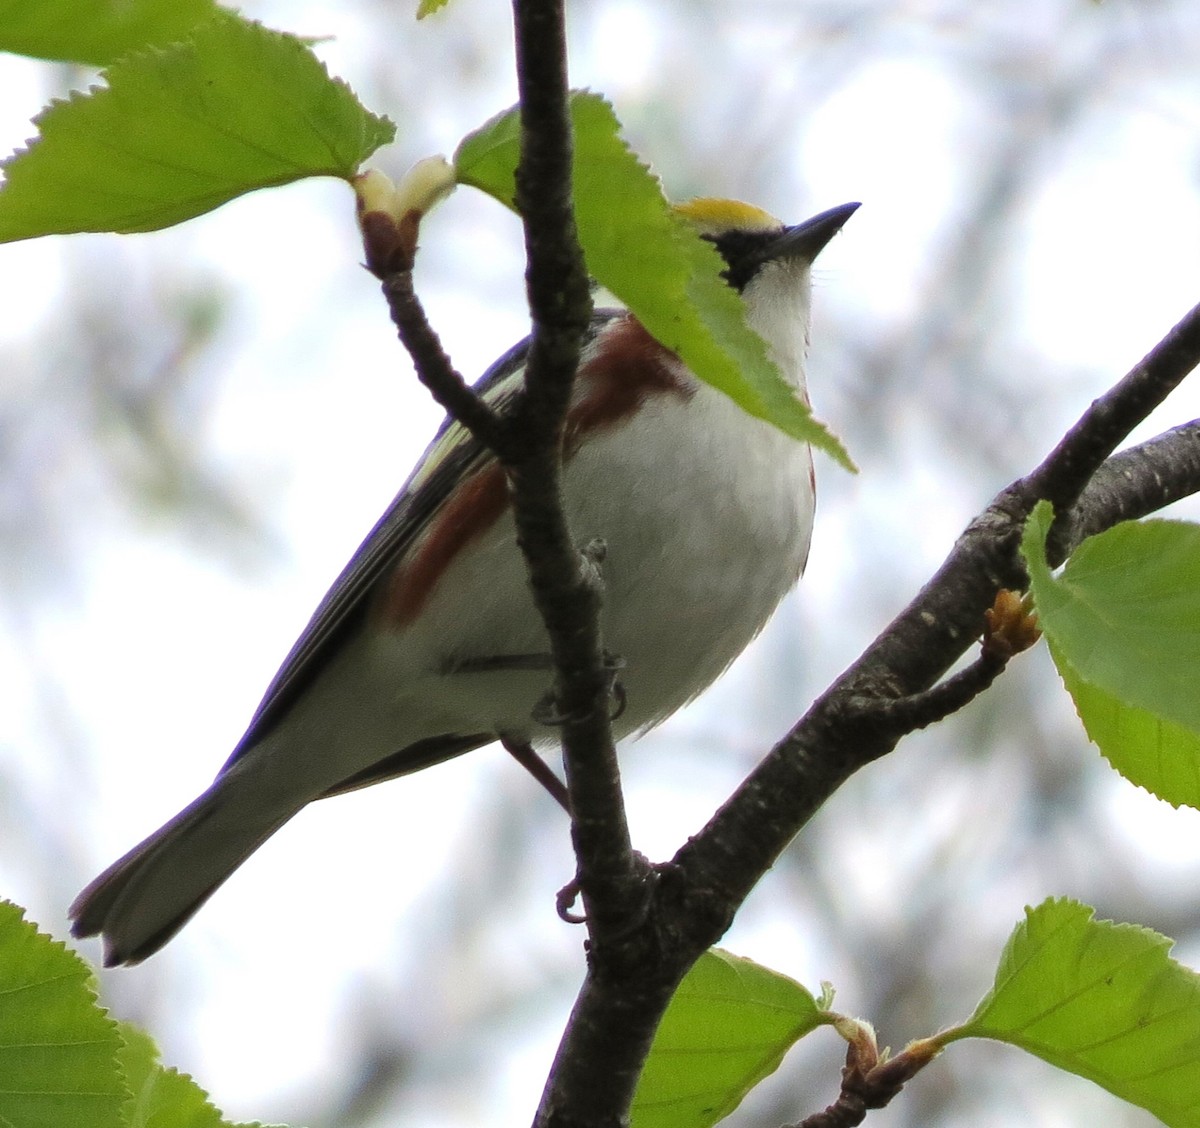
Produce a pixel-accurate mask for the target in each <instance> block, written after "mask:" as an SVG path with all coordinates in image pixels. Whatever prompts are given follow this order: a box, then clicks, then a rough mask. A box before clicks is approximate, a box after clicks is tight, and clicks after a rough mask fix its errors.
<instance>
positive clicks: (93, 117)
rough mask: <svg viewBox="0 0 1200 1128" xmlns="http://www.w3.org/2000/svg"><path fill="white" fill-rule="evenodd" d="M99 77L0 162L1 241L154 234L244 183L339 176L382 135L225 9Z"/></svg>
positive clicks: (313, 73)
mask: <svg viewBox="0 0 1200 1128" xmlns="http://www.w3.org/2000/svg"><path fill="white" fill-rule="evenodd" d="M105 78H106V80H107V82H108V86H107V87H106V88H105V87H101V88H93V89H92V90H91V92H89V93H88V94H80V93H75V94H72V95H71V96H70V98H69V99H67V100H66V101H60V102H55V103H52V104H51V105H50V107H49V108H48V109H46V110H45V111H44V112H43V113H42V114H41V115H40V116H39V117H38V118H37V119H36V124H37V125H38V127H39V128H40V130H41V136H40V137H39V138H38V139H37V140H35V141H34V142H32V143H31V145H30V147H29V148H28V149H27V150H25V151H23V152H20V153H17V154H16V155H14V156H13V157H11V158H9V160H8V161H7V162H6V163H5V173H6V182H5V184H4V187H3V189H2V190H0V241H9V240H14V239H29V238H33V237H35V236H38V235H48V234H64V233H67V232H74V231H120V232H131V231H153V230H157V229H158V228H161V227H167V226H169V225H171V224H174V223H180V222H182V221H183V220H185V219H190V218H191V217H192V216H196V215H200V214H201V213H203V212H206V211H211V210H212V209H213V208H216V207H219V206H220V205H221V204H223V203H226V202H227V201H229V200H232V199H233V198H234V197H235V196H239V195H241V194H242V193H244V192H249V191H251V190H253V189H255V188H264V187H268V186H271V185H278V184H287V183H289V182H291V181H293V180H299V179H301V178H303V177H306V176H339V177H343V178H349V177H351V176H352V175H354V172H355V170H356V169H357V167H358V165H359V164H360V163H361V162H362V161H363V160H364V159H365V158H366V157H367V156H368V155H369V154H370V153H372V152H374V150H375V149H377V148H378V147H379V146H380V145H382V144H384V143H385V142H387V141H389V140H391V138H392V135H393V133H394V131H395V130H394V127H393V126H392V124H391V123H390V122H388V121H387V120H386V119H383V118H377V117H375V116H374V115H373V114H370V113H368V112H367V111H366V110H365V109H363V107H362V106H361V105H360V104H359V102H358V100H357V99H356V98H355V97H354V95H353V93H352V92H351V91H350V89H349V87H347V86H346V85H345V84H344V83H342V82H339V81H337V80H334V79H331V78H330V77H329V75H328V73H327V72H326V70H325V68H324V66H323V65H322V64H321V63H320V61H319V60H318V59H317V58H316V56H314V55H313V53H312V52H311V51H310V50H309V49H308V47H307V46H306V45H305V44H304V43H302V42H301V41H300V40H299V39H297V38H295V37H294V36H291V35H285V34H283V33H282V32H277V31H270V30H268V29H267V28H264V27H262V26H261V25H260V24H256V23H252V22H249V21H246V20H243V19H241V18H240V17H237V16H234V15H232V14H222V15H219V16H217V17H216V18H215V19H213V20H210V21H209V22H208V23H205V24H203V25H202V26H200V27H199V28H197V29H196V30H195V32H194V34H193V35H192V37H191V38H190V39H188V40H186V41H184V42H181V43H176V44H173V45H172V46H170V47H167V48H163V49H157V48H154V49H150V50H147V51H145V52H143V53H141V54H137V55H132V56H129V57H127V58H125V59H122V60H121V61H120V62H118V63H115V64H114V65H113V66H111V67H110V68H109V69H108V70H107V71H106V72H105Z"/></svg>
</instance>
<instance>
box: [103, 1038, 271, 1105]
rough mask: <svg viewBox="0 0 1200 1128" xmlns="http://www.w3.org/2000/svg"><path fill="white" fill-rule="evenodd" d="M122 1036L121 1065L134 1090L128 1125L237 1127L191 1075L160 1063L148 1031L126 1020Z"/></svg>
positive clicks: (130, 1086)
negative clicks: (225, 1116) (232, 1124)
mask: <svg viewBox="0 0 1200 1128" xmlns="http://www.w3.org/2000/svg"><path fill="white" fill-rule="evenodd" d="M121 1036H122V1038H123V1039H124V1040H125V1046H124V1048H123V1049H122V1050H121V1053H120V1063H121V1069H122V1071H123V1072H124V1074H125V1078H126V1080H127V1082H128V1083H129V1088H130V1090H131V1091H132V1093H133V1096H132V1097H131V1098H130V1101H129V1104H128V1106H127V1108H126V1117H127V1120H126V1123H127V1125H128V1128H234V1126H231V1125H230V1123H229V1121H227V1120H226V1119H225V1118H224V1117H223V1116H222V1115H221V1113H220V1112H219V1111H218V1110H217V1108H216V1107H215V1106H214V1105H213V1104H211V1103H210V1101H209V1099H208V1094H207V1093H206V1092H205V1091H204V1090H203V1089H201V1088H200V1086H199V1085H197V1084H196V1082H195V1081H193V1080H192V1078H191V1077H189V1076H188V1075H187V1074H186V1073H180V1072H179V1071H178V1070H175V1069H171V1068H168V1067H166V1066H163V1065H162V1064H160V1062H159V1057H158V1047H157V1046H156V1045H155V1044H154V1041H153V1039H151V1038H150V1036H149V1035H148V1034H146V1033H144V1032H143V1031H141V1030H139V1029H138V1028H137V1027H136V1026H132V1025H130V1024H129V1023H124V1022H123V1023H121ZM237 1128H259V1126H256V1125H241V1126H237Z"/></svg>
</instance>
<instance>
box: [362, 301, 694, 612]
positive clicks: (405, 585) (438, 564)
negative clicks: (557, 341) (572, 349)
mask: <svg viewBox="0 0 1200 1128" xmlns="http://www.w3.org/2000/svg"><path fill="white" fill-rule="evenodd" d="M596 345H597V346H602V347H603V356H602V357H601V356H597V352H598V351H599V349H592V348H589V349H588V350H587V352H586V354H585V355H587V359H586V360H585V361H584V362H583V364H582V365H580V368H579V375H578V377H577V379H576V381H575V398H574V402H573V403H572V405H571V407H570V408H569V410H568V411H567V418H566V423H565V426H564V431H563V457H564V459H568V460H569V459H570V458H571V456H572V455H573V454H574V453H575V452H576V451H577V450H578V449H579V445H580V443H581V442H583V440H584V439H585V438H586V437H587V436H588V435H590V434H592V433H593V432H595V431H599V430H602V429H604V428H607V427H612V426H614V425H615V424H617V423H619V422H620V421H621V420H622V419H625V418H627V417H629V416H630V415H632V414H633V413H634V412H635V411H637V410H638V408H640V407H641V406H642V404H644V403H645V402H646V401H647V400H649V399H651V398H652V397H654V396H659V395H677V396H679V397H680V398H682V399H688V398H690V397H691V396H692V395H693V393H694V390H695V385H694V382H693V379H692V377H691V376H689V375H688V373H687V371H686V369H684V367H683V365H682V364H681V363H680V360H679V358H678V357H677V356H676V355H675V354H674V353H673V352H671V351H670V350H669V349H666V348H663V346H662V345H660V344H659V343H658V342H657V341H656V340H655V339H654V338H653V337H652V336H650V334H649V333H647V332H646V330H645V329H644V328H643V327H642V325H641V323H640V322H639V321H637V320H636V319H635V318H633V317H628V316H627V317H622V318H618V319H616V320H614V321H611V322H609V323H608V324H607V325H606V326H605V327H604V328H603V329H602V330H601V331H600V333H599V334H598V336H597V339H596ZM588 354H590V355H588ZM632 373H637V374H638V376H639V377H640V378H639V379H637V380H635V379H632V378H631V374H632ZM507 508H508V488H507V483H506V482H505V480H504V472H503V471H502V470H501V469H500V464H499V463H497V462H489V463H487V465H485V466H483V467H481V468H480V469H478V470H476V471H475V473H473V474H471V475H470V476H468V477H467V478H464V479H463V481H462V482H460V483H459V484H458V485H457V486H456V487H455V488H454V490H453V491H452V492H451V493H450V494H449V495H448V496H447V498H446V500H445V501H443V502H442V504H441V505H440V506H439V507H438V509H437V512H436V513H435V514H434V515H433V516H432V517H431V518H430V519H429V524H428V525H427V527H426V529H425V531H424V533H423V534H422V535H421V536H420V537H419V538H418V539H417V541H416V542H415V543H414V544H413V545H412V547H411V548H410V549H409V550H408V552H406V553H405V555H404V557H403V559H402V560H401V561H400V563H399V564H398V565H397V567H396V568H395V569H394V570H393V572H392V575H391V577H390V579H389V580H388V581H387V586H386V589H385V596H384V600H383V609H382V618H383V621H384V622H385V623H387V624H389V625H390V626H391V627H392V628H393V629H394V630H403V629H404V628H405V627H407V626H408V625H409V624H410V623H412V622H413V621H414V620H415V619H416V617H417V616H418V615H419V614H420V613H421V609H422V608H423V607H424V606H425V604H426V602H427V601H428V600H429V597H430V596H431V595H432V594H433V590H434V588H435V587H436V586H437V583H438V580H439V579H440V578H441V577H442V575H443V574H444V573H445V571H446V569H447V568H448V567H449V566H450V563H451V562H452V561H453V560H454V558H455V556H457V555H458V553H459V552H460V551H462V549H464V548H465V547H466V546H467V545H468V544H470V543H471V542H472V541H473V540H475V539H476V538H478V537H481V536H482V535H483V534H484V533H485V532H487V530H488V529H490V528H491V527H492V525H493V524H494V523H495V522H496V520H497V519H498V518H499V517H500V515H501V514H502V513H503V512H504V511H505V509H507Z"/></svg>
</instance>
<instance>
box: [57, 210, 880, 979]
mask: <svg viewBox="0 0 1200 1128" xmlns="http://www.w3.org/2000/svg"><path fill="white" fill-rule="evenodd" d="M857 207H858V204H854V203H851V204H843V205H842V206H840V207H836V208H832V209H830V210H829V211H825V212H822V213H821V214H820V215H817V216H815V217H813V218H812V219H809V220H808V221H806V222H804V223H801V224H799V225H796V226H790V227H789V226H784V225H783V224H781V223H780V222H779V221H778V220H776V219H774V218H772V217H771V216H770V215H768V214H767V213H766V212H764V211H761V210H760V209H758V208H755V207H752V206H750V205H747V204H742V203H737V202H734V201H729V200H714V199H700V200H694V201H691V202H689V203H686V204H682V205H679V209H678V210H679V212H680V214H681V215H683V216H684V217H685V218H686V219H688V220H690V221H691V222H692V223H693V224H695V226H696V227H697V228H698V230H699V232H700V233H701V235H702V236H703V237H704V238H707V239H709V240H711V241H712V243H713V244H714V245H715V246H716V248H717V250H718V251H719V252H720V253H721V255H722V256H723V258H724V261H725V264H726V271H725V275H724V276H725V278H726V280H727V282H728V283H729V285H731V286H733V287H734V288H736V289H737V290H738V291H740V292H741V294H742V297H743V299H744V301H745V305H746V312H747V320H748V322H749V324H750V326H751V327H752V328H753V329H754V330H756V331H757V333H758V334H759V335H760V336H761V337H762V338H763V340H764V341H765V342H766V345H767V348H768V350H769V353H770V355H771V357H772V358H773V359H774V361H775V363H776V364H777V365H778V366H779V368H780V370H781V372H782V373H783V375H784V376H785V378H786V379H787V380H788V381H789V382H790V383H791V384H792V385H793V386H794V387H795V389H796V392H797V394H798V395H801V396H804V395H806V394H807V393H806V387H805V372H804V358H805V351H806V348H807V344H808V331H809V307H810V295H811V276H810V267H811V265H812V262H813V260H814V259H815V258H816V256H817V254H818V253H819V252H820V250H821V249H822V248H823V247H824V246H825V245H826V243H828V241H829V240H830V239H831V238H832V237H833V236H834V235H835V234H836V233H837V232H838V231H839V230H840V229H841V227H842V225H843V224H844V223H845V222H846V221H847V220H848V219H849V218H850V216H851V215H852V214H853V212H854V211H855V209H856V208H857ZM528 348H529V342H528V340H526V341H523V342H522V343H520V344H518V345H517V346H516V347H514V348H512V349H510V350H509V351H508V352H507V353H505V354H504V355H503V356H502V357H501V358H500V359H499V360H497V361H496V362H495V364H493V365H492V367H491V368H490V369H489V370H488V371H487V372H486V373H485V374H484V376H483V377H482V379H481V380H480V382H479V384H478V385H477V388H478V390H479V392H480V393H481V394H482V395H483V396H484V397H485V398H486V399H487V401H488V402H490V403H491V404H493V405H494V406H500V405H502V404H503V403H504V402H505V400H506V399H507V398H508V397H510V396H511V395H512V394H513V391H514V389H515V388H517V387H518V386H519V385H520V382H521V379H522V374H523V369H524V364H525V360H526V355H527V352H528ZM562 491H563V497H564V502H565V506H566V511H567V515H568V518H569V521H570V525H571V528H572V530H573V532H574V534H575V535H576V536H577V537H580V538H581V539H583V540H591V539H593V538H599V540H600V541H601V542H603V545H604V547H605V554H604V559H603V563H602V565H601V568H602V576H603V584H604V596H603V611H602V624H601V625H602V629H603V637H604V640H605V644H606V647H607V648H608V650H609V651H610V652H611V653H612V654H614V655H616V656H619V658H620V660H621V668H620V670H619V674H618V676H619V680H620V694H619V697H620V708H614V712H615V713H617V714H618V715H617V716H616V717H615V719H614V723H613V728H614V734H615V735H616V736H617V737H618V738H620V737H623V736H627V735H630V734H633V733H638V732H641V731H643V730H645V729H647V728H649V727H651V726H652V725H655V724H657V723H658V722H660V721H662V720H663V719H665V718H666V717H667V716H669V715H670V714H671V713H673V712H674V711H675V710H676V709H678V708H679V707H680V706H682V705H684V704H685V703H686V702H688V701H689V700H691V699H692V698H693V697H695V696H696V695H697V694H698V693H700V692H701V690H703V689H705V688H706V687H707V686H708V685H709V684H710V683H711V682H712V681H713V680H714V679H715V678H716V677H717V676H718V675H719V674H721V673H722V671H724V670H725V668H726V667H727V666H728V665H729V664H730V663H731V662H732V661H733V659H734V658H736V657H737V656H738V654H740V653H741V651H742V650H743V648H744V647H745V646H746V645H747V644H748V643H749V642H750V641H751V639H753V638H754V636H755V635H756V634H758V632H759V631H760V630H761V629H762V627H763V625H764V624H765V623H766V621H767V619H768V617H769V616H770V615H771V613H772V612H773V611H774V610H775V607H776V606H777V605H778V603H779V601H780V600H781V599H782V598H783V596H784V595H785V594H786V593H787V592H788V590H789V589H790V588H791V587H792V586H793V585H794V584H795V583H796V581H797V580H798V579H799V577H800V574H801V572H802V571H803V569H804V565H805V561H806V559H807V556H808V549H809V541H810V537H811V533H812V525H813V507H814V500H815V480H814V477H813V464H812V456H811V452H810V450H809V448H808V446H807V445H806V444H803V443H800V442H797V441H796V440H794V439H793V438H790V437H788V436H787V435H785V434H783V433H782V432H780V431H779V430H777V429H776V428H775V427H773V426H771V425H770V424H768V423H765V422H763V421H762V420H760V419H757V418H754V417H752V416H751V415H748V414H747V413H746V412H744V411H743V410H742V409H741V408H740V407H739V406H737V405H736V404H735V403H734V402H733V401H732V400H730V399H729V398H728V397H727V396H725V395H724V394H723V393H722V392H720V391H717V390H715V389H713V388H712V387H710V386H708V385H707V384H704V383H702V382H700V381H699V380H698V379H697V378H696V377H695V376H694V375H693V374H692V373H691V372H690V371H689V370H688V369H687V367H686V366H685V365H684V364H683V362H682V361H681V360H680V359H679V357H678V356H677V355H676V354H675V353H673V352H671V351H670V350H668V349H667V348H665V347H664V346H663V345H661V344H659V343H658V342H657V341H656V340H655V339H654V338H653V337H651V336H650V334H649V333H648V332H647V331H646V329H645V328H643V326H642V325H641V323H640V322H639V321H638V320H637V319H636V318H635V317H634V316H633V315H632V314H631V313H629V312H628V311H626V310H622V309H601V310H597V311H596V313H595V315H594V316H593V318H592V321H591V324H590V328H589V330H588V333H587V336H586V341H585V344H584V347H583V351H582V354H581V358H580V363H579V368H578V374H577V378H576V382H575V387H574V392H573V398H572V400H571V403H570V407H569V410H568V413H567V418H566V428H565V434H564V446H563V477H562ZM548 649H549V647H548V642H547V639H546V635H545V631H544V628H543V627H542V624H541V620H540V618H539V617H538V614H537V612H536V610H535V608H534V605H533V601H532V596H531V595H530V592H529V587H528V583H527V579H526V575H525V566H524V562H523V559H522V557H521V553H520V550H519V549H518V547H517V544H516V535H515V532H514V526H513V521H512V515H511V511H510V508H509V499H508V493H507V487H506V482H505V476H504V471H503V470H502V468H501V466H500V465H499V463H498V462H497V461H496V459H495V458H494V457H492V456H491V454H490V453H489V452H487V451H486V450H485V449H484V448H483V447H482V446H481V445H480V444H479V443H478V442H477V441H475V440H474V439H473V438H472V437H470V435H469V434H468V433H467V432H466V430H465V429H464V428H463V427H461V425H458V424H454V423H452V422H450V421H449V420H448V421H447V422H446V423H445V424H443V426H442V428H441V430H440V431H439V432H438V434H437V436H436V437H435V438H434V440H433V443H432V444H431V445H430V447H429V448H428V450H427V451H426V452H425V455H424V457H423V458H422V460H421V462H420V463H419V464H418V466H417V468H416V470H415V471H414V472H413V474H412V476H411V477H410V478H409V480H408V482H407V483H406V484H405V485H404V487H403V488H402V489H401V490H400V493H399V494H398V495H397V497H396V499H395V500H394V501H393V502H392V504H391V506H390V507H389V508H388V510H387V511H386V512H385V513H384V515H383V517H382V518H380V520H379V522H378V523H377V524H376V525H375V527H374V529H372V530H371V532H370V534H369V535H368V536H367V538H366V540H365V541H364V542H363V543H362V545H361V547H360V548H359V549H358V551H357V552H356V553H355V554H354V557H353V558H352V559H351V561H350V563H349V564H348V565H347V566H346V568H345V569H344V570H343V571H342V573H341V575H340V576H339V577H338V578H337V580H336V581H335V582H334V584H333V586H332V588H331V589H330V591H329V593H328V594H327V595H326V596H325V598H324V600H323V601H322V602H321V604H320V605H319V606H318V608H317V610H316V612H315V613H314V615H313V617H312V619H311V620H310V621H309V623H308V625H307V627H305V629H304V631H303V632H302V634H301V635H300V638H299V640H298V641H297V642H296V644H295V646H294V647H293V648H292V650H291V652H290V653H289V654H288V656H287V658H286V659H285V660H284V663H283V666H282V667H281V669H280V670H279V672H278V674H277V675H276V676H275V679H274V681H272V682H271V684H270V686H269V688H268V689H267V691H266V695H265V697H264V698H263V700H262V703H261V704H260V705H259V707H258V710H257V712H256V713H255V714H254V716H253V718H252V719H251V721H250V726H249V728H248V729H247V731H246V734H245V735H244V736H243V737H242V739H241V741H240V742H239V743H238V745H237V747H236V748H235V749H234V751H233V754H232V755H231V756H230V758H229V760H228V761H227V762H226V763H225V765H224V767H222V768H221V770H220V772H219V773H218V775H217V777H216V780H215V781H214V782H213V784H212V785H211V786H210V787H209V788H208V790H207V791H205V792H204V793H203V794H202V795H200V796H199V797H198V798H197V799H196V800H195V801H194V802H192V803H191V804H190V805H189V806H187V807H186V808H184V810H182V811H181V812H180V813H179V814H177V815H176V816H175V817H174V818H173V819H171V820H170V822H168V823H166V825H164V826H163V827H162V828H161V829H159V830H157V831H155V832H154V833H153V834H152V835H150V837H149V838H147V839H146V840H145V841H144V842H142V843H141V844H140V845H138V846H135V847H134V848H133V849H132V850H131V851H130V852H129V853H128V854H126V855H125V856H124V857H123V858H121V859H120V860H118V861H117V862H115V863H114V864H113V865H112V866H110V867H109V868H108V869H107V870H105V871H104V873H102V874H101V875H100V876H99V877H97V878H96V879H95V880H94V881H93V882H92V883H91V884H90V885H89V886H88V887H87V888H86V889H85V890H84V891H83V892H82V893H81V894H80V895H79V897H78V898H77V899H76V901H75V903H74V904H73V905H72V906H71V917H72V920H73V922H74V925H73V932H74V935H76V936H78V937H84V936H93V935H96V934H101V935H102V936H103V938H104V945H105V963H106V965H108V966H112V965H115V964H133V963H137V962H139V961H141V960H143V959H145V958H146V957H147V956H149V955H151V954H152V953H154V952H155V951H157V950H158V949H159V948H161V947H162V946H163V945H164V944H165V943H166V942H167V941H168V940H170V939H171V937H172V936H174V935H175V933H176V932H177V931H178V930H179V929H180V928H181V927H182V926H183V925H184V924H185V923H186V922H187V921H188V920H189V919H190V918H191V916H192V915H193V914H194V913H195V912H196V911H197V909H199V908H200V906H201V905H202V904H203V903H204V902H205V901H206V900H207V899H208V898H209V897H210V896H211V895H212V893H213V892H214V891H215V890H216V889H217V888H218V887H219V886H220V885H221V884H222V882H224V881H225V880H226V879H227V878H228V877H229V876H230V875H231V874H232V873H233V871H234V870H235V869H237V867H238V866H240V865H241V864H242V863H243V862H244V861H245V860H246V859H247V858H248V857H249V856H250V855H251V854H252V853H253V852H254V851H255V850H256V849H258V847H259V846H261V845H262V844H263V842H265V841H266V839H267V838H269V837H270V836H271V835H272V834H274V833H275V832H276V831H277V830H279V828H280V827H282V826H283V825H284V823H286V822H287V821H288V820H289V819H291V818H292V816H293V815H295V814H297V813H298V812H299V811H300V810H301V808H303V807H304V806H305V805H306V804H308V803H310V802H312V801H313V800H314V799H320V798H324V797H327V796H331V795H338V794H341V793H343V792H347V791H352V790H355V789H357V788H360V787H365V786H367V785H368V784H373V783H379V782H381V781H383V780H387V779H392V778H394V777H397V776H402V775H406V774H408V773H410V772H415V771H419V770H421V769H422V768H427V767H429V766H431V765H433V764H437V763H439V762H441V761H443V760H447V759H450V758H451V757H454V756H457V755H459V754H460V753H463V752H467V751H469V750H471V749H474V748H478V747H480V746H482V745H485V744H488V743H490V742H492V741H495V740H497V739H503V740H504V741H505V742H506V744H508V745H509V747H510V748H513V749H514V750H516V749H519V748H528V747H530V746H531V745H541V744H545V743H548V742H552V741H553V740H554V739H555V736H556V731H555V728H554V727H553V719H552V718H547V717H545V716H544V715H543V713H542V712H541V711H539V709H538V708H537V706H538V703H539V701H540V700H542V699H543V698H544V695H545V694H546V691H547V689H548V688H549V685H550V681H551V678H552V676H553V674H552V670H551V668H550V664H549V660H548V658H546V655H547V654H548Z"/></svg>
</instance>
